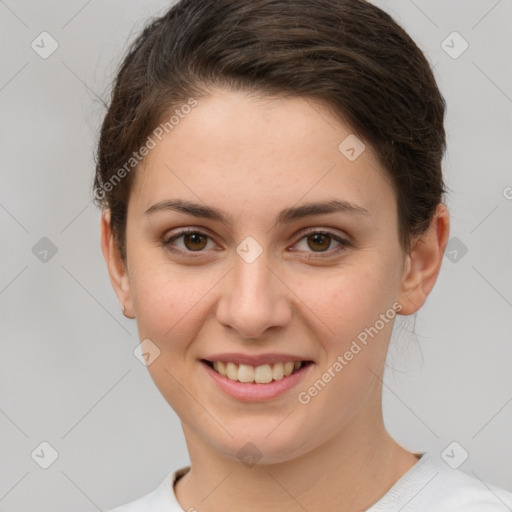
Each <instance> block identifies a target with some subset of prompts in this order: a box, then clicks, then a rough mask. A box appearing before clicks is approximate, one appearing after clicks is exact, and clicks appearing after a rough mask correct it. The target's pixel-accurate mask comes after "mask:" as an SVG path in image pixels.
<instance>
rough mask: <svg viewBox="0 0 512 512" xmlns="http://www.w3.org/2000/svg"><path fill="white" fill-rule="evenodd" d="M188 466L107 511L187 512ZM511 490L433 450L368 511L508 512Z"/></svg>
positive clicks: (511, 496) (510, 505)
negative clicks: (181, 486)
mask: <svg viewBox="0 0 512 512" xmlns="http://www.w3.org/2000/svg"><path fill="white" fill-rule="evenodd" d="M189 469H190V466H186V467H183V468H180V469H177V470H175V471H172V472H171V473H169V474H168V475H167V476H166V477H165V479H164V480H163V482H162V483H161V484H160V485H159V486H158V487H157V488H156V489H155V490H153V491H151V492H150V493H149V494H146V495H145V496H143V497H142V498H139V499H136V500H134V501H131V502H129V503H126V504H125V505H122V506H120V507H116V508H114V509H111V510H108V511H106V512H184V510H183V508H181V506H180V504H179V503H178V501H177V500H176V495H175V494H174V483H175V482H176V480H177V479H178V478H179V477H180V476H182V475H184V474H185V473H187V472H188V470H189ZM510 510H512V493H510V492H508V491H505V490H504V489H501V488H499V487H496V486H493V485H489V484H487V483H484V482H482V481H480V480H479V479H478V478H475V477H473V476H470V475H468V474H466V473H464V472H463V471H460V470H458V469H452V468H451V467H450V466H448V464H446V463H445V462H444V461H443V460H441V459H440V458H438V457H437V456H436V455H433V454H430V453H424V454H421V458H420V460H419V461H418V462H417V463H416V464H415V465H414V466H413V467H412V468H411V469H409V471H407V473H405V474H404V475H403V476H402V477H401V478H400V479H399V480H398V481H397V482H396V483H395V484H394V485H393V487H391V489H389V491H388V492H387V493H386V494H385V495H384V496H383V497H382V498H380V500H379V501H378V502H377V503H375V504H374V505H372V506H371V507H370V508H369V509H367V510H366V512H399V511H400V512H507V511H510Z"/></svg>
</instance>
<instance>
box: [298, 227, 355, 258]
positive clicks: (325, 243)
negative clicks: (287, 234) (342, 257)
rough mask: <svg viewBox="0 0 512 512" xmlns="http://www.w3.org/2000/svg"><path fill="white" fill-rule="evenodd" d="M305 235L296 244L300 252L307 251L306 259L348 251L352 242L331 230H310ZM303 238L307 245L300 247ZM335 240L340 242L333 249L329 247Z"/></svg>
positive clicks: (325, 256) (326, 256)
mask: <svg viewBox="0 0 512 512" xmlns="http://www.w3.org/2000/svg"><path fill="white" fill-rule="evenodd" d="M303 235H304V236H303V237H302V238H301V239H300V240H299V242H297V244H296V246H297V247H298V249H294V250H299V252H305V253H306V254H305V256H304V257H305V258H306V259H320V258H328V257H330V256H335V255H337V254H339V253H342V252H343V251H346V250H347V248H348V247H351V246H352V244H351V242H349V241H348V240H345V239H344V238H341V237H340V236H338V235H335V234H334V233H330V232H329V231H319V230H318V229H317V230H316V231H315V230H313V231H309V232H306V233H304V234H303ZM302 240H306V243H305V245H306V247H305V248H304V247H302V248H301V247H300V245H301V242H302ZM333 240H334V241H335V242H336V243H337V244H338V245H337V246H335V247H334V248H333V249H329V248H330V246H331V244H332V242H333Z"/></svg>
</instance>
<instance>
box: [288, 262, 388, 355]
mask: <svg viewBox="0 0 512 512" xmlns="http://www.w3.org/2000/svg"><path fill="white" fill-rule="evenodd" d="M395 288H396V283H395V282H394V281H393V278H392V275H391V273H390V272H389V268H387V269H386V264H385V262H381V264H380V265H379V264H377V263H376V262H375V261H372V262H371V263H368V264H366V265H365V264H364V262H363V261H361V262H360V263H358V264H357V265H356V264H354V265H350V266H346V267H343V268H340V269H333V271H332V272H329V273H327V272H326V273H323V274H321V273H320V272H317V274H316V275H315V276H311V278H310V279H304V280H301V285H300V286H299V288H298V291H297V295H298V296H299V297H300V298H301V300H302V301H303V303H304V304H305V306H307V308H309V309H310V310H311V311H312V312H313V313H314V315H313V317H312V318H316V320H315V322H316V324H317V326H318V327H317V328H316V329H315V330H316V331H317V332H322V333H323V334H324V335H325V336H323V337H322V339H323V340H325V344H326V348H327V351H328V352H330V351H331V350H338V349H339V350H341V349H343V348H345V347H346V346H347V345H348V346H349V345H350V342H351V340H352V339H355V338H357V336H358V335H359V333H361V332H362V331H364V330H365V329H366V328H369V327H371V326H373V325H374V324H375V322H376V321H378V320H379V318H380V315H381V314H385V313H386V311H388V310H389V309H390V308H391V307H392V305H393V303H394V301H395V297H396V294H395V291H396V290H395ZM386 325H387V324H386ZM379 326H380V324H379ZM381 327H382V326H381ZM319 329H320V331H319ZM379 330H382V331H386V329H379ZM384 334H385V333H384Z"/></svg>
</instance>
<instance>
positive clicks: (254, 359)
mask: <svg viewBox="0 0 512 512" xmlns="http://www.w3.org/2000/svg"><path fill="white" fill-rule="evenodd" d="M203 359H205V360H207V361H212V362H214V361H223V362H225V363H228V362H232V363H237V364H248V365H250V366H261V365H263V364H272V363H280V362H283V363H286V362H287V361H293V362H296V361H300V362H302V361H311V359H308V358H305V357H301V356H298V355H294V354H279V353H271V354H260V355H249V354H241V353H239V352H229V353H222V354H212V355H209V356H206V357H204V358H203Z"/></svg>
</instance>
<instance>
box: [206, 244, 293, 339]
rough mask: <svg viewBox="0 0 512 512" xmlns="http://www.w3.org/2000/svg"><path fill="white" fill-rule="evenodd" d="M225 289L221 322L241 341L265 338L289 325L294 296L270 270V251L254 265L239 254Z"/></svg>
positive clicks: (227, 278)
mask: <svg viewBox="0 0 512 512" xmlns="http://www.w3.org/2000/svg"><path fill="white" fill-rule="evenodd" d="M222 286H223V288H222V292H221V297H220V298H219V303H218V305H217V310H216V316H217V320H218V322H219V323H220V324H221V325H223V326H224V327H226V328H231V329H233V330H234V331H236V332H237V333H238V335H239V336H240V337H241V338H244V339H247V340H256V339H261V338H262V337H263V336H264V335H265V333H266V331H267V330H270V329H271V328H274V329H275V328H278V327H285V326H286V325H288V324H289V322H290V320H291V315H292V312H291V300H290V299H291V296H292V295H293V293H292V292H291V291H290V289H289V288H288V287H287V286H286V285H285V284H284V282H283V280H282V278H281V277H280V276H279V271H276V270H273V269H272V268H270V266H269V258H268V257H267V253H266V251H264V252H263V253H262V254H260V255H259V256H258V258H256V260H255V261H252V262H250V263H249V262H248V261H246V260H244V259H243V258H242V257H239V256H238V255H237V256H236V257H235V262H234V268H233V269H232V271H231V272H229V274H228V275H227V276H226V277H225V279H223V285H222Z"/></svg>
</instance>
